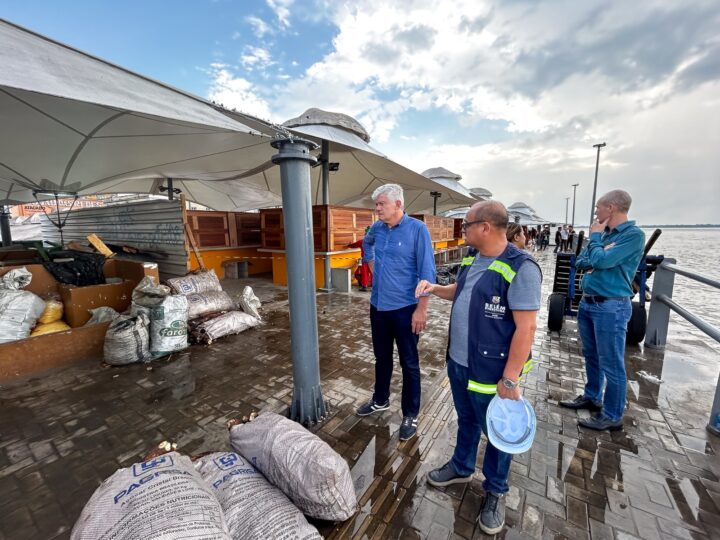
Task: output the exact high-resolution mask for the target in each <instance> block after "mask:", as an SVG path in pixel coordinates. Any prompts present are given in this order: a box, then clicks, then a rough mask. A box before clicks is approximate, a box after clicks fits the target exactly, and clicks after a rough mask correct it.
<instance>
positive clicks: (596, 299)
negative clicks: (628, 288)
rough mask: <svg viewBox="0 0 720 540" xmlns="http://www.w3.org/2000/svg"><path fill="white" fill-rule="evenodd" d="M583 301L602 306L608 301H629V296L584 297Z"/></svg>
mask: <svg viewBox="0 0 720 540" xmlns="http://www.w3.org/2000/svg"><path fill="white" fill-rule="evenodd" d="M582 299H583V300H585V301H586V302H587V303H588V304H602V303H603V302H605V301H606V300H627V299H628V297H627V296H592V295H585V294H584V295H583V297H582Z"/></svg>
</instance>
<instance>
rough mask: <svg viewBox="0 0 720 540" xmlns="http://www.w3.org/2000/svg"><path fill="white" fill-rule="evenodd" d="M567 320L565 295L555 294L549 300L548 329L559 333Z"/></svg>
mask: <svg viewBox="0 0 720 540" xmlns="http://www.w3.org/2000/svg"><path fill="white" fill-rule="evenodd" d="M564 319H565V294H563V293H561V292H554V293H552V294H551V295H550V298H549V299H548V329H550V330H552V331H553V332H559V331H560V330H561V329H562V325H563V320H564Z"/></svg>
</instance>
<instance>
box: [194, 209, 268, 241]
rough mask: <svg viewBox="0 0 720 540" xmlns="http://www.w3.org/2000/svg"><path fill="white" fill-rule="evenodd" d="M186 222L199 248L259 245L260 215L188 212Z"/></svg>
mask: <svg viewBox="0 0 720 540" xmlns="http://www.w3.org/2000/svg"><path fill="white" fill-rule="evenodd" d="M187 220H188V224H189V225H190V229H191V230H192V232H193V236H194V237H195V242H196V243H197V245H198V247H200V248H209V247H243V246H259V245H260V214H258V213H255V212H213V211H200V210H188V212H187Z"/></svg>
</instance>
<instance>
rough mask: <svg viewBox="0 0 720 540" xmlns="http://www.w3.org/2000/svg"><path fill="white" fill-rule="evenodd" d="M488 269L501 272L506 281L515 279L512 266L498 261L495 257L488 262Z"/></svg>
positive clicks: (509, 281) (510, 281)
mask: <svg viewBox="0 0 720 540" xmlns="http://www.w3.org/2000/svg"><path fill="white" fill-rule="evenodd" d="M488 270H492V271H493V272H497V273H498V274H501V275H502V277H504V278H505V281H507V282H508V283H512V280H513V279H515V272H514V271H513V269H512V268H510V265H509V264H506V263H504V262H502V261H498V260H497V259H496V260H494V261H493V262H492V263H490V266H488Z"/></svg>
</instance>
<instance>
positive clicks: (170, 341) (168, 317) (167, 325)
mask: <svg viewBox="0 0 720 540" xmlns="http://www.w3.org/2000/svg"><path fill="white" fill-rule="evenodd" d="M187 320H188V301H187V298H186V297H184V296H182V295H179V294H174V295H170V296H166V297H165V298H164V299H163V301H162V302H161V303H160V304H158V305H156V306H154V307H152V308H150V352H151V353H152V354H153V355H154V356H159V355H163V354H169V353H171V352H175V351H182V350H183V349H186V348H187V346H188V340H187Z"/></svg>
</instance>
